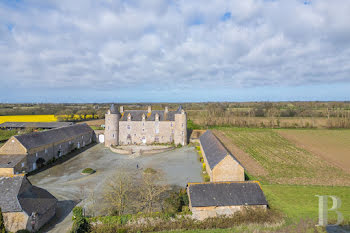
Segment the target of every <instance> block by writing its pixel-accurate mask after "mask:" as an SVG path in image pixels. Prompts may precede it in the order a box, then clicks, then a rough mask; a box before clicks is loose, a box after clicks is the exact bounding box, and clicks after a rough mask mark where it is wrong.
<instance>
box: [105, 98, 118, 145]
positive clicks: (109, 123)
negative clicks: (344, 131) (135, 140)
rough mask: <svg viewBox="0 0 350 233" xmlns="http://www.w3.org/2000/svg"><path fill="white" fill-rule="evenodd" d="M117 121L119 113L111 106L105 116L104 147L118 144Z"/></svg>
mask: <svg viewBox="0 0 350 233" xmlns="http://www.w3.org/2000/svg"><path fill="white" fill-rule="evenodd" d="M119 120H120V113H119V111H118V109H117V108H116V107H115V106H114V104H112V105H111V108H110V109H109V110H108V111H107V113H106V115H105V146H111V145H116V146H117V145H118V144H119Z"/></svg>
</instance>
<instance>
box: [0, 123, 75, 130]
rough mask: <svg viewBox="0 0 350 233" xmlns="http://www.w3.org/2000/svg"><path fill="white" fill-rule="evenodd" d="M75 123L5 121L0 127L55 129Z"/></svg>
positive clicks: (9, 128)
mask: <svg viewBox="0 0 350 233" xmlns="http://www.w3.org/2000/svg"><path fill="white" fill-rule="evenodd" d="M73 124H74V123H73V122H5V123H2V124H0V129H8V130H11V129H17V130H19V129H26V128H33V129H55V128H60V127H66V126H70V125H73Z"/></svg>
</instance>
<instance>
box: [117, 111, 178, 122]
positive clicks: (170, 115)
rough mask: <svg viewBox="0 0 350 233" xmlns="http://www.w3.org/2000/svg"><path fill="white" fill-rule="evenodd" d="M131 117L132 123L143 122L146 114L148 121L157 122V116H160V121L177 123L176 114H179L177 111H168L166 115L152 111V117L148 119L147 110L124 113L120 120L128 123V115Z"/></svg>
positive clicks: (163, 112)
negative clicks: (143, 116)
mask: <svg viewBox="0 0 350 233" xmlns="http://www.w3.org/2000/svg"><path fill="white" fill-rule="evenodd" d="M129 113H130V115H131V120H132V121H142V115H143V114H145V116H146V119H145V120H146V121H155V119H156V114H157V113H158V115H159V121H175V114H177V113H178V112H177V111H168V112H167V113H165V111H163V110H152V112H151V115H150V116H149V117H147V116H148V115H147V114H148V111H147V110H126V111H124V114H123V116H122V117H121V118H120V120H121V121H127V120H128V115H129Z"/></svg>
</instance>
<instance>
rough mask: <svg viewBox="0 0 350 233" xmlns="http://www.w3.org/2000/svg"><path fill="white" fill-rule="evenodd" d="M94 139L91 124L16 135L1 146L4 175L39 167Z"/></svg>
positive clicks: (1, 173)
mask: <svg viewBox="0 0 350 233" xmlns="http://www.w3.org/2000/svg"><path fill="white" fill-rule="evenodd" d="M93 141H95V134H94V131H93V130H92V129H91V128H90V127H89V126H88V125H87V124H76V125H71V126H67V127H61V128H56V129H51V130H47V131H40V132H34V133H29V134H23V135H17V136H13V137H11V138H10V139H9V140H8V141H7V142H6V143H5V144H4V145H3V146H2V147H1V148H0V163H1V164H0V175H11V174H18V173H23V172H30V171H33V170H36V169H37V168H38V167H40V166H42V165H44V164H46V163H47V162H48V161H50V160H52V159H54V158H59V157H61V156H63V155H65V154H68V153H69V152H71V151H72V150H74V149H80V148H81V147H84V146H86V145H88V144H90V143H92V142H93ZM23 156H24V157H23Z"/></svg>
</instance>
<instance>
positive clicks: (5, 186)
mask: <svg viewBox="0 0 350 233" xmlns="http://www.w3.org/2000/svg"><path fill="white" fill-rule="evenodd" d="M56 203H57V199H56V198H55V197H54V196H52V195H51V194H50V193H49V192H48V191H46V190H44V189H41V188H38V187H36V186H33V185H32V184H31V183H30V182H29V181H28V180H27V178H26V177H25V176H15V177H0V207H1V210H2V212H5V213H6V212H21V211H25V212H26V213H27V214H28V215H31V214H32V212H36V213H39V214H43V213H45V212H46V211H47V210H48V209H49V208H51V207H52V206H54V205H56Z"/></svg>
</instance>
